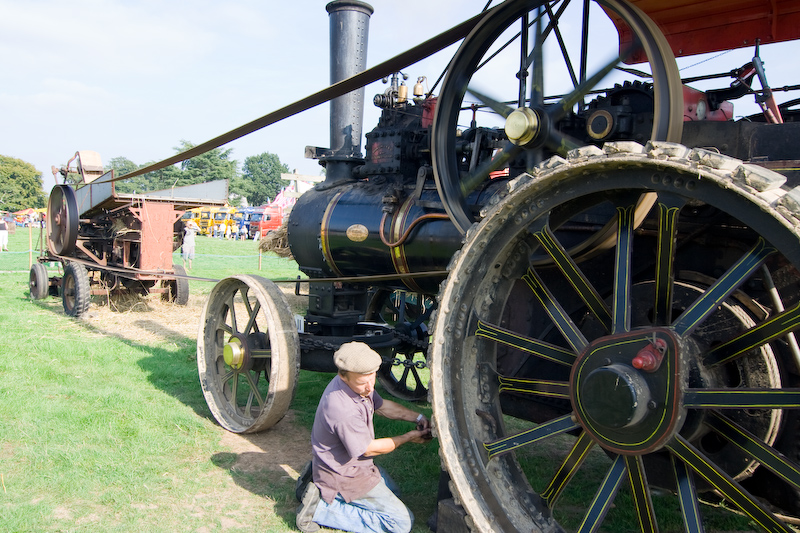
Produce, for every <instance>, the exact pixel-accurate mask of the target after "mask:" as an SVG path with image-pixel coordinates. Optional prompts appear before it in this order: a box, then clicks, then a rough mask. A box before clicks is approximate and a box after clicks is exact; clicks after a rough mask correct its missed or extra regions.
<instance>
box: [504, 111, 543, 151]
mask: <svg viewBox="0 0 800 533" xmlns="http://www.w3.org/2000/svg"><path fill="white" fill-rule="evenodd" d="M543 124H544V121H543V120H542V118H541V117H540V114H539V113H537V112H536V111H534V110H533V109H531V108H529V107H521V108H519V109H516V110H514V111H512V112H511V113H510V114H509V115H508V117H506V125H505V132H506V136H508V140H509V141H511V142H512V143H514V144H516V145H517V146H526V145H528V144H531V143H532V142H533V141H535V140H536V138H537V137H538V136H539V133H540V132H541V131H542V126H543Z"/></svg>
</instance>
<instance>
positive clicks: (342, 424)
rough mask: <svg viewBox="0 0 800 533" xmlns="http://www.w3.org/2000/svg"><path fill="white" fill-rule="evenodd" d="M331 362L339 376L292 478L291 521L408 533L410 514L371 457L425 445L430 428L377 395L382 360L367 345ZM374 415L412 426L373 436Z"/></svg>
mask: <svg viewBox="0 0 800 533" xmlns="http://www.w3.org/2000/svg"><path fill="white" fill-rule="evenodd" d="M333 361H334V363H335V364H336V367H337V368H338V369H339V373H338V374H337V375H336V377H334V378H333V380H331V382H330V383H329V384H328V386H327V388H326V389H325V392H323V394H322V398H321V399H320V402H319V406H318V407H317V412H316V415H315V416H314V426H313V427H312V429H311V449H312V461H311V465H310V467H309V466H308V465H307V468H306V469H305V470H304V474H303V475H301V477H300V479H299V480H298V487H297V494H298V495H299V497H300V502H301V505H300V507H299V508H298V510H297V518H296V521H295V523H296V524H297V527H298V528H299V529H300V531H302V532H304V533H310V532H314V531H317V530H318V529H319V526H325V527H328V528H331V529H340V530H342V531H352V532H356V533H361V532H376V533H380V532H389V533H408V532H409V531H410V530H411V526H412V524H413V523H414V515H413V514H412V513H411V511H410V510H409V509H408V507H406V506H405V504H404V503H403V502H402V501H400V498H399V497H398V496H397V495H396V492H397V486H396V484H395V483H394V481H393V480H392V479H391V478H390V477H389V475H388V474H387V473H386V472H385V471H383V470H382V469H379V468H378V467H376V466H375V464H374V463H373V462H372V458H373V457H375V456H376V455H382V454H386V453H390V452H392V451H394V450H395V449H397V448H398V447H399V446H401V445H403V444H405V443H407V442H415V443H423V442H427V440H428V439H429V438H430V434H431V433H430V431H431V430H430V423H429V422H428V419H427V418H425V416H424V415H423V414H421V413H416V412H414V411H412V410H411V409H409V408H407V407H404V406H402V405H400V404H398V403H395V402H393V401H391V400H385V399H383V398H381V396H380V395H379V394H378V393H377V392H376V391H375V378H376V372H377V371H378V368H379V367H380V365H381V362H382V361H381V357H380V355H378V353H377V352H375V351H374V350H373V349H372V348H370V347H369V346H368V345H367V344H365V343H363V342H357V341H353V342H348V343H345V344H342V346H341V347H340V348H339V349H338V350H337V351H336V353H335V354H334V356H333ZM374 413H378V414H379V415H382V416H385V417H386V418H390V419H394V420H406V421H408V422H411V423H413V424H416V429H414V430H411V431H409V432H407V433H404V434H402V435H398V436H396V437H385V438H380V439H376V438H375V430H374V428H373V425H372V417H373V414H374ZM303 483H306V484H305V486H303Z"/></svg>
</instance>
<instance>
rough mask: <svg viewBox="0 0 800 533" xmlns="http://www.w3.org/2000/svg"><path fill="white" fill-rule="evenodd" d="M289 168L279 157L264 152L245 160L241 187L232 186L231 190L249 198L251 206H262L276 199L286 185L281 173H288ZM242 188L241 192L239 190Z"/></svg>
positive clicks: (237, 185)
mask: <svg viewBox="0 0 800 533" xmlns="http://www.w3.org/2000/svg"><path fill="white" fill-rule="evenodd" d="M288 172H289V167H287V166H286V165H285V164H283V163H281V160H280V159H279V158H278V156H277V155H275V154H271V153H269V152H264V153H263V154H260V155H254V156H250V157H248V158H246V159H245V160H244V166H243V167H242V180H241V182H242V183H241V185H239V184H238V183H236V184H235V185H236V187H234V186H233V185H232V186H231V190H232V191H233V192H235V193H237V194H242V195H243V196H246V197H247V201H248V202H250V205H262V204H265V203H267V202H268V201H269V200H271V199H274V198H275V196H276V195H277V194H278V193H279V192H280V190H281V189H282V188H283V187H284V185H286V183H285V182H284V181H283V180H282V179H281V173H288ZM239 188H241V189H240V190H241V192H240V191H239V190H237V189H239Z"/></svg>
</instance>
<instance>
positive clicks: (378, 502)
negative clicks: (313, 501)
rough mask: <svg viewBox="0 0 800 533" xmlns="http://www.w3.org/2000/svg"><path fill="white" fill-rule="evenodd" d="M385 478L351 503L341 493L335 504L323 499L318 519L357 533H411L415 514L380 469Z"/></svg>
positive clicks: (392, 481)
mask: <svg viewBox="0 0 800 533" xmlns="http://www.w3.org/2000/svg"><path fill="white" fill-rule="evenodd" d="M380 472H381V476H382V479H381V481H380V483H378V484H377V485H376V486H375V488H374V489H372V490H371V491H369V492H368V493H367V494H366V495H365V496H364V497H363V498H359V499H357V500H353V501H351V502H350V503H347V502H346V501H344V498H342V495H341V494H337V495H336V498H335V499H334V500H333V502H332V503H328V502H326V501H325V500H323V499H320V501H319V504H318V505H317V509H316V511H314V518H313V520H314V522H316V523H317V524H319V525H321V526H325V527H329V528H331V529H341V530H343V531H352V532H353V533H408V532H409V531H411V525H412V524H413V523H414V515H413V514H412V513H411V511H410V510H409V509H408V507H406V506H405V504H404V503H403V502H401V501H400V498H398V497H397V496H396V495H395V494H396V493H397V491H398V489H397V485H396V484H395V482H394V480H393V479H392V478H390V477H389V475H388V474H387V473H386V472H384V471H383V469H380Z"/></svg>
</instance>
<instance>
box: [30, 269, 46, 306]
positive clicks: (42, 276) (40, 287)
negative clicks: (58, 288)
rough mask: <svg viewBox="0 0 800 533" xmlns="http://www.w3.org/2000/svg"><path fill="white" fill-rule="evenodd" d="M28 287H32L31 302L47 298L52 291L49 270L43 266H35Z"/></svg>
mask: <svg viewBox="0 0 800 533" xmlns="http://www.w3.org/2000/svg"><path fill="white" fill-rule="evenodd" d="M28 286H29V287H30V294H31V300H42V299H44V298H46V297H47V294H48V293H49V289H50V278H49V277H48V276H47V268H46V267H45V266H44V265H43V264H41V263H34V264H33V266H32V267H31V274H30V279H29V281H28Z"/></svg>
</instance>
